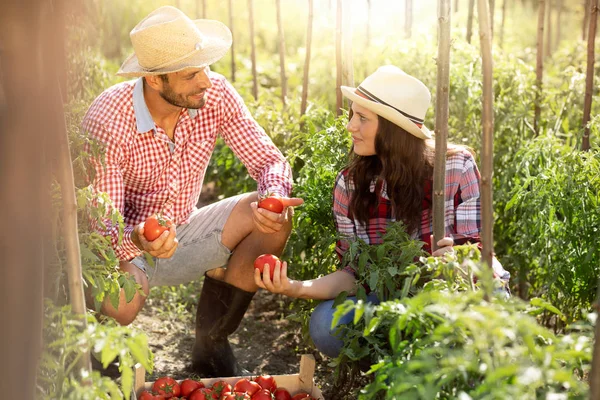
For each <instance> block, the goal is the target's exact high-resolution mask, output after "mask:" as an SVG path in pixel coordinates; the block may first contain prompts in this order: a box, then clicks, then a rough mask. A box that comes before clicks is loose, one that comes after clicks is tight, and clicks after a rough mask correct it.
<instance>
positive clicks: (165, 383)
mask: <svg viewBox="0 0 600 400" xmlns="http://www.w3.org/2000/svg"><path fill="white" fill-rule="evenodd" d="M152 391H153V392H155V393H158V394H163V395H165V398H167V399H170V398H171V397H178V396H179V394H180V393H181V388H180V387H179V383H177V381H176V380H175V379H173V378H171V377H169V376H164V377H162V378H158V379H157V380H156V381H154V384H153V385H152Z"/></svg>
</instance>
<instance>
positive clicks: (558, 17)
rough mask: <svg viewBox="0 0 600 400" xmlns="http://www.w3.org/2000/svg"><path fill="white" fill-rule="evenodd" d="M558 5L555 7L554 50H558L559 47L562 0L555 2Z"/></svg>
mask: <svg viewBox="0 0 600 400" xmlns="http://www.w3.org/2000/svg"><path fill="white" fill-rule="evenodd" d="M557 2H558V4H557V5H556V37H555V38H554V48H558V47H559V46H560V38H561V32H560V24H561V23H562V21H561V17H562V8H563V0H557Z"/></svg>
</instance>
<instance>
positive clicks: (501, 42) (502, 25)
mask: <svg viewBox="0 0 600 400" xmlns="http://www.w3.org/2000/svg"><path fill="white" fill-rule="evenodd" d="M507 3H508V0H503V1H502V21H501V22H500V48H502V47H503V46H504V23H505V22H506V9H507V7H506V5H507Z"/></svg>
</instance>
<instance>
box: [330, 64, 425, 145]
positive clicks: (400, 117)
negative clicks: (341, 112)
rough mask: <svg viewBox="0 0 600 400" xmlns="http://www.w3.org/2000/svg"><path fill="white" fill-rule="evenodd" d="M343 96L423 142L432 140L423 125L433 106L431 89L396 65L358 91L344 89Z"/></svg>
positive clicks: (379, 72)
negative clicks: (429, 109) (428, 110)
mask: <svg viewBox="0 0 600 400" xmlns="http://www.w3.org/2000/svg"><path fill="white" fill-rule="evenodd" d="M341 89H342V93H343V94H344V96H346V97H347V98H348V99H350V100H352V101H353V102H355V103H357V104H359V105H361V106H363V107H365V108H367V109H369V110H371V111H373V112H374V113H375V114H377V115H379V116H381V117H383V118H385V119H387V120H388V121H390V122H393V123H394V124H396V125H398V126H399V127H401V128H403V129H404V130H406V131H407V132H409V133H411V134H413V135H414V136H416V137H418V138H421V139H431V136H432V135H431V132H430V131H429V129H427V128H426V127H425V125H423V122H424V120H425V114H426V113H427V109H428V108H429V104H430V103H431V94H430V93H429V89H427V87H426V86H425V85H424V84H423V82H421V81H420V80H418V79H417V78H413V77H412V76H410V75H408V74H407V73H405V72H404V71H402V70H401V69H400V68H398V67H395V66H393V65H385V66H383V67H379V68H378V69H377V71H375V72H374V73H373V74H371V75H369V76H368V77H367V78H366V79H365V80H364V81H363V82H362V83H361V84H360V85H359V86H358V87H357V88H352V87H348V86H342V87H341Z"/></svg>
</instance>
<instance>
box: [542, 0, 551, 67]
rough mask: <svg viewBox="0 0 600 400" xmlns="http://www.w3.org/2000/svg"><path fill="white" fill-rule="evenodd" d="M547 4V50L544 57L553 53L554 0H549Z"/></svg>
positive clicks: (545, 42)
mask: <svg viewBox="0 0 600 400" xmlns="http://www.w3.org/2000/svg"><path fill="white" fill-rule="evenodd" d="M547 1H548V4H547V6H546V39H545V41H544V44H545V47H546V50H545V51H544V59H546V58H548V57H550V56H551V55H552V0H547Z"/></svg>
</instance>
